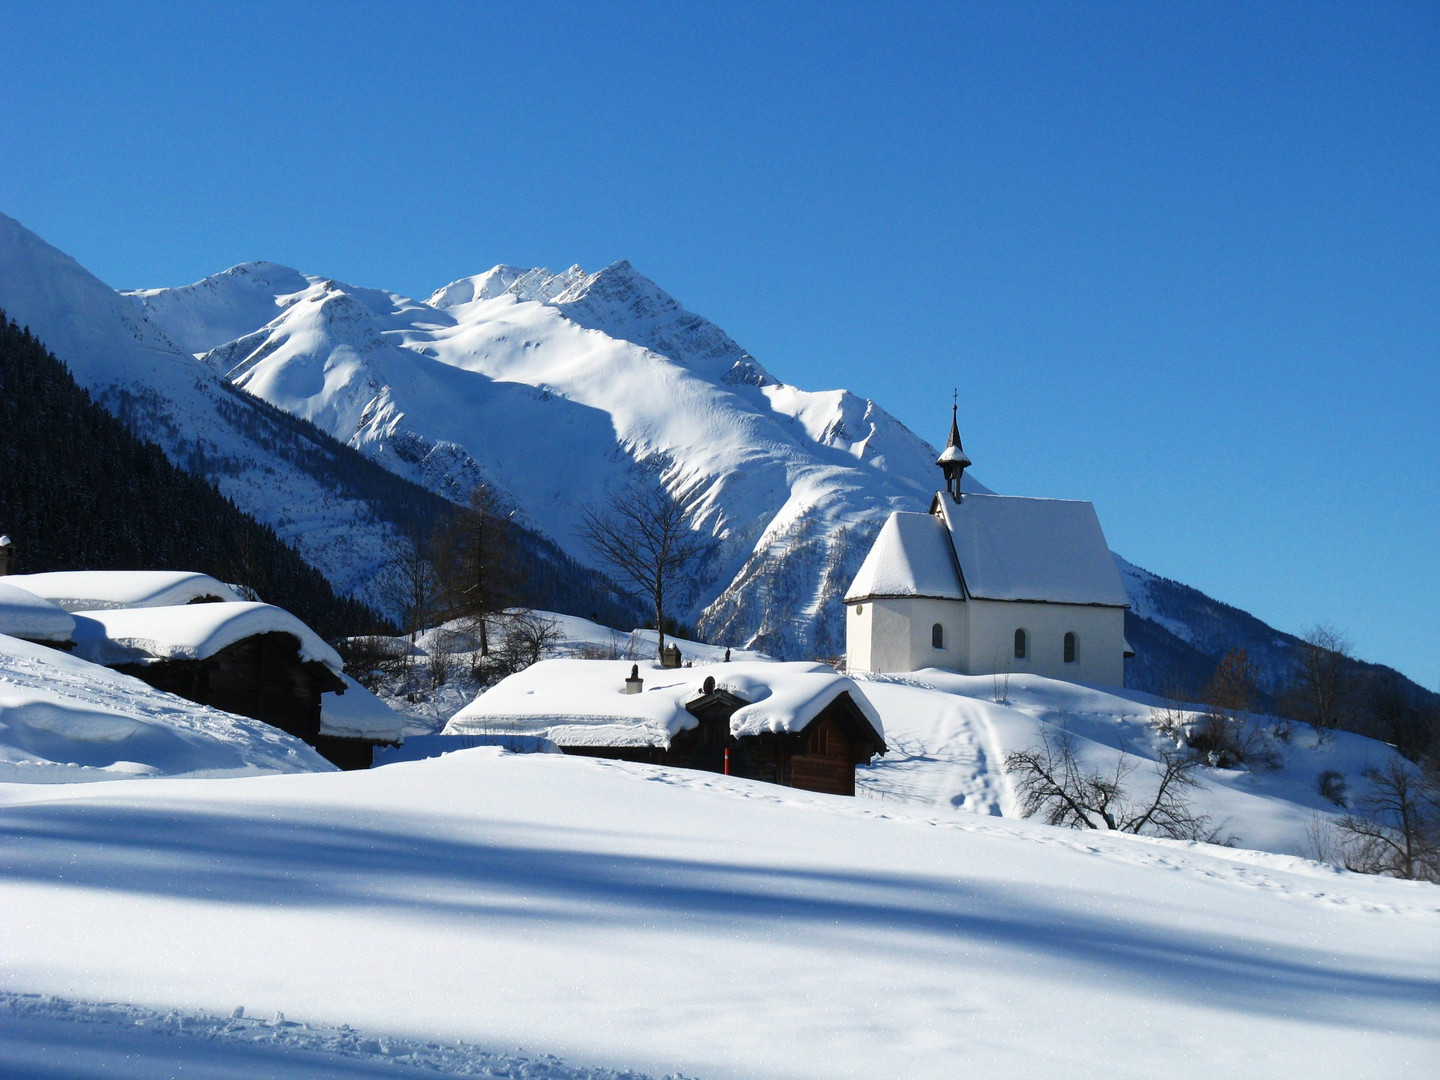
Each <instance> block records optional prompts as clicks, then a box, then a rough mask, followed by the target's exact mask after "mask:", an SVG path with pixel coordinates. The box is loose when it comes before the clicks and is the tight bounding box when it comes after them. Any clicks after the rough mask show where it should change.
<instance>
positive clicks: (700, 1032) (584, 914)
mask: <svg viewBox="0 0 1440 1080" xmlns="http://www.w3.org/2000/svg"><path fill="white" fill-rule="evenodd" d="M0 806H3V810H0V827H3V828H4V829H5V831H6V833H7V835H8V836H9V837H10V838H11V842H9V843H7V844H5V845H3V846H0V860H3V869H0V925H4V926H6V927H7V928H9V929H10V934H9V935H7V936H9V937H10V939H11V940H10V941H8V942H7V945H6V949H5V952H4V960H3V964H0V987H3V988H4V989H7V990H10V991H12V992H25V993H49V994H58V995H62V996H65V997H67V998H77V999H82V1000H114V1001H121V1002H129V1003H134V1004H136V1005H139V1006H142V1007H146V1008H151V1009H164V1008H179V1009H184V1010H202V1011H206V1012H212V1013H216V1014H219V1015H226V1014H228V1012H229V1011H230V1010H231V1009H232V1008H233V1007H234V1006H235V1005H236V1004H239V1003H243V1004H245V1006H246V1008H247V1011H249V1012H250V1013H251V1014H252V1015H259V1016H271V1015H273V1014H274V1012H276V1011H280V1012H284V1013H285V1014H286V1015H288V1016H305V1017H306V1018H307V1019H308V1020H309V1021H310V1022H312V1023H315V1024H323V1025H330V1026H338V1025H339V1024H341V1023H349V1024H352V1025H355V1026H356V1027H360V1028H365V1029H367V1030H370V1031H374V1032H386V1033H390V1034H393V1035H395V1036H399V1037H405V1038H411V1039H419V1040H422V1041H433V1042H437V1043H441V1042H443V1043H450V1042H453V1041H454V1040H455V1039H457V1038H459V1039H464V1040H465V1041H466V1042H467V1043H474V1044H478V1045H480V1046H484V1047H511V1046H514V1045H516V1044H521V1045H525V1046H535V1047H543V1048H544V1049H545V1050H546V1051H547V1052H552V1053H558V1054H561V1055H563V1056H564V1057H565V1058H566V1059H567V1060H569V1061H570V1062H573V1063H577V1064H582V1065H595V1066H603V1067H611V1068H637V1069H642V1070H645V1071H649V1072H657V1073H663V1072H673V1071H677V1070H678V1071H683V1072H685V1073H687V1074H691V1075H699V1076H706V1077H741V1076H745V1077H755V1076H764V1077H841V1076H866V1077H897V1078H898V1077H907V1078H925V1077H937V1078H939V1077H946V1078H950V1077H953V1076H955V1075H957V1074H958V1071H965V1072H976V1073H980V1074H985V1073H989V1072H995V1071H1001V1070H1003V1071H1007V1072H1010V1073H1017V1074H1019V1075H1027V1076H1028V1075H1033V1076H1042V1075H1057V1074H1073V1075H1082V1076H1083V1075H1094V1074H1097V1073H1100V1072H1103V1074H1104V1075H1106V1076H1113V1077H1132V1076H1133V1077H1140V1076H1158V1075H1165V1076H1182V1077H1184V1076H1202V1075H1203V1076H1207V1077H1208V1076H1242V1075H1256V1074H1264V1075H1269V1076H1296V1077H1299V1076H1313V1075H1318V1074H1322V1073H1323V1074H1324V1075H1344V1076H1361V1075H1387V1076H1426V1075H1431V1073H1430V1068H1431V1066H1433V1062H1434V1061H1435V1060H1436V1055H1437V1052H1440V1021H1437V1016H1440V1011H1437V1010H1440V976H1437V965H1436V963H1435V961H1436V959H1437V958H1440V898H1437V894H1436V893H1435V891H1434V889H1433V887H1430V886H1424V885H1413V884H1410V883H1404V882H1396V881H1391V880H1386V879H1374V878H1360V877H1356V876H1353V875H1348V874H1341V873H1338V872H1334V871H1331V870H1329V869H1327V868H1323V867H1320V866H1317V865H1315V864H1310V863H1305V862H1303V861H1300V860H1296V859H1291V858H1286V857H1283V856H1272V855H1262V854H1259V853H1254V852H1233V851H1229V850H1226V849H1216V848H1210V847H1207V846H1205V845H1195V844H1177V843H1171V842H1163V841H1154V840H1149V841H1147V840H1143V839H1140V840H1137V839H1133V838H1123V837H1115V836H1101V835H1097V834H1093V833H1086V834H1079V833H1071V832H1059V831H1057V830H1052V829H1048V828H1044V827H1042V826H1038V825H1035V824H1032V823H1029V822H1023V821H1018V822H1017V821H1005V820H997V819H992V818H985V817H980V816H976V815H966V814H954V813H944V814H940V815H931V814H925V813H915V812H909V811H906V810H905V809H904V808H903V807H899V806H895V807H892V806H891V805H889V804H876V803H872V802H866V801H864V800H848V799H843V798H837V797H829V796H822V795H815V794H811V793H806V792H799V791H793V790H789V789H783V788H776V787H773V786H767V785H762V784H756V783H750V782H747V781H740V780H735V779H732V778H727V777H721V776H714V775H709V774H701V773H683V772H680V771H667V770H664V769H659V768H654V767H646V766H638V765H630V764H625V763H619V762H604V761H590V760H583V759H575V758H566V757H560V756H556V755H530V756H517V755H508V754H504V753H501V752H500V751H498V750H493V749H488V748H482V749H475V750H467V751H460V752H457V753H454V754H449V755H446V756H445V757H442V758H438V759H432V760H429V761H423V762H413V763H401V764H396V765H393V766H387V767H385V768H382V769H376V770H372V771H371V772H369V773H355V774H314V775H298V776H273V777H259V778H254V779H246V780H242V781H218V780H187V781H183V782H177V781H169V780H154V781H151V782H149V783H145V784H127V785H114V784H110V785H74V786H68V787H65V788H63V789H60V788H37V787H20V786H15V785H9V786H5V787H3V788H0Z"/></svg>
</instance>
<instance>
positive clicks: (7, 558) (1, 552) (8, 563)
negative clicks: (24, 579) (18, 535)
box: [0, 536, 15, 577]
mask: <svg viewBox="0 0 1440 1080" xmlns="http://www.w3.org/2000/svg"><path fill="white" fill-rule="evenodd" d="M14 569H15V542H14V541H13V540H11V539H10V537H8V536H0V577H4V576H5V575H6V574H8V573H10V572H11V571H13V570H14Z"/></svg>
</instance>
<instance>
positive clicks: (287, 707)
mask: <svg viewBox="0 0 1440 1080" xmlns="http://www.w3.org/2000/svg"><path fill="white" fill-rule="evenodd" d="M116 670H117V671H123V672H124V673H125V674H127V675H134V676H135V677H136V678H138V679H140V680H141V681H142V682H146V683H149V684H150V685H151V686H153V687H155V689H157V690H164V691H165V692H166V693H170V694H176V695H178V696H179V697H183V698H187V699H189V700H190V701H195V702H198V703H200V704H201V705H209V706H212V707H213V708H216V709H224V710H225V711H226V712H232V713H238V714H239V715H241V716H248V717H250V718H251V719H253V720H261V721H263V722H265V723H267V724H269V725H271V726H272V727H277V728H279V729H280V730H281V731H286V732H289V733H290V734H291V735H294V736H296V737H297V738H299V739H303V740H304V741H305V742H307V743H309V744H310V745H311V746H313V747H315V748H316V749H317V750H318V751H320V753H321V754H322V755H324V756H325V757H326V758H328V759H329V760H330V761H331V762H333V763H334V764H336V765H339V766H340V767H341V768H342V769H354V768H369V766H370V759H371V755H372V754H373V751H374V744H373V743H371V742H369V741H368V740H365V739H337V738H331V737H322V736H321V735H320V695H321V694H322V693H324V692H326V691H328V690H333V689H336V688H337V687H339V686H343V685H344V684H343V683H341V681H340V680H339V679H338V678H337V677H336V676H335V675H334V674H333V673H332V672H330V671H329V669H327V668H326V667H325V666H324V665H323V664H319V663H316V662H315V661H313V660H312V661H309V662H306V661H302V660H301V659H300V645H299V643H298V642H297V641H296V640H295V638H294V637H293V636H292V635H290V634H285V633H278V632H277V633H270V634H256V635H254V636H253V637H248V638H246V639H245V640H243V641H237V642H236V643H235V644H234V645H230V646H227V647H226V648H224V649H221V650H220V651H219V652H217V653H216V654H215V655H214V656H210V657H207V658H206V659H204V660H161V661H158V662H156V663H153V664H122V665H117V667H116ZM362 760H363V764H362V763H361V762H362Z"/></svg>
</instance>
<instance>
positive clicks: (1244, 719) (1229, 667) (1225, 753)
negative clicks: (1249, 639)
mask: <svg viewBox="0 0 1440 1080" xmlns="http://www.w3.org/2000/svg"><path fill="white" fill-rule="evenodd" d="M1257 674H1258V671H1257V669H1256V667H1255V665H1254V664H1253V663H1251V662H1250V659H1249V657H1248V656H1247V655H1246V653H1245V650H1244V649H1231V650H1230V651H1229V652H1227V653H1226V654H1225V655H1224V657H1222V658H1221V660H1220V663H1219V664H1217V665H1216V666H1215V672H1214V674H1213V675H1211V676H1210V683H1209V685H1208V686H1206V688H1205V694H1204V700H1205V706H1206V708H1205V712H1204V714H1203V715H1201V717H1200V719H1199V720H1197V721H1195V722H1194V723H1192V724H1190V725H1189V727H1188V728H1187V729H1186V733H1185V741H1186V743H1187V745H1188V746H1189V747H1190V749H1191V750H1193V751H1194V752H1195V753H1196V754H1198V755H1199V756H1200V757H1202V758H1203V759H1204V760H1205V762H1206V763H1207V764H1209V765H1213V766H1215V767H1217V768H1222V769H1228V768H1232V767H1234V766H1236V765H1240V764H1244V763H1246V762H1249V763H1254V764H1262V765H1265V766H1267V767H1270V768H1278V767H1279V764H1280V758H1279V755H1278V754H1277V753H1276V752H1275V749H1274V747H1273V745H1272V744H1271V743H1270V741H1269V740H1268V739H1266V738H1265V736H1264V735H1262V734H1261V733H1260V732H1259V731H1257V730H1256V729H1255V728H1254V727H1253V726H1252V725H1251V723H1250V718H1249V717H1248V716H1247V715H1246V714H1247V713H1248V712H1249V711H1250V708H1251V706H1252V705H1253V704H1254V701H1255V694H1256V689H1255V682H1256V676H1257Z"/></svg>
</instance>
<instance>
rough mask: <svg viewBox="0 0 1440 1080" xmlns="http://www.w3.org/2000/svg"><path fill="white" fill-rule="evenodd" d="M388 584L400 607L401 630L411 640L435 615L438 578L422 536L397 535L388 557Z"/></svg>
mask: <svg viewBox="0 0 1440 1080" xmlns="http://www.w3.org/2000/svg"><path fill="white" fill-rule="evenodd" d="M392 568H393V569H392V578H391V581H392V584H393V586H394V590H395V593H394V595H395V600H396V602H397V603H396V606H397V607H399V608H400V613H401V620H402V626H403V629H404V630H405V632H406V633H407V634H409V635H410V643H411V644H412V645H413V644H414V643H415V638H416V635H418V634H419V632H420V631H421V630H424V629H425V628H426V626H428V625H429V622H430V618H431V616H433V615H434V614H435V600H436V591H437V589H438V587H439V580H438V578H437V577H436V576H435V564H434V562H432V561H431V559H430V556H429V555H428V554H427V553H426V545H425V543H424V541H423V540H422V539H416V538H412V537H408V536H407V537H401V539H400V541H399V543H398V544H397V547H396V551H395V557H394V559H393V560H392Z"/></svg>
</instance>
